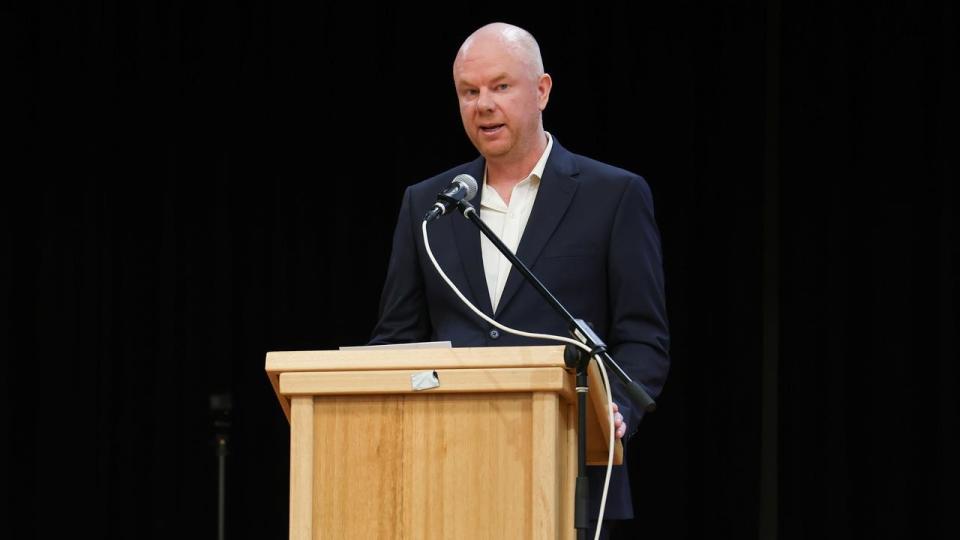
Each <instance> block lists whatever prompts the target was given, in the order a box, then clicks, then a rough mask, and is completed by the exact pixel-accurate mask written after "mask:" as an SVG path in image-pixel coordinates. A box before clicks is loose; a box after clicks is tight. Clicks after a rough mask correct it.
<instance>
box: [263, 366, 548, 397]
mask: <svg viewBox="0 0 960 540" xmlns="http://www.w3.org/2000/svg"><path fill="white" fill-rule="evenodd" d="M432 371H434V372H435V373H436V374H437V376H438V377H437V378H438V379H439V381H440V386H438V387H436V388H430V389H428V390H414V389H413V388H412V386H411V376H412V375H413V374H414V373H416V372H415V371H406V370H396V371H325V372H313V373H284V374H283V375H281V376H280V392H281V393H283V394H284V395H288V396H289V395H327V394H413V393H425V394H444V393H451V392H452V393H473V392H519V391H549V392H560V391H561V390H563V388H564V384H565V383H566V382H567V377H566V375H567V373H566V371H564V370H563V369H561V368H503V369H447V370H442V369H438V370H432Z"/></svg>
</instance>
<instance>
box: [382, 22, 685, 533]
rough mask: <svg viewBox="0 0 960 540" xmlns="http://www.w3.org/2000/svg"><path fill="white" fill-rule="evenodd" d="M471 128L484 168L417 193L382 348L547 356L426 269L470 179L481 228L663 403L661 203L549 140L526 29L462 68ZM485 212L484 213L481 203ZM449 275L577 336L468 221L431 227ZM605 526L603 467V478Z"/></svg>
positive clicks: (458, 66) (393, 270) (457, 63)
mask: <svg viewBox="0 0 960 540" xmlns="http://www.w3.org/2000/svg"><path fill="white" fill-rule="evenodd" d="M453 82H454V87H455V88H456V92H457V97H458V99H459V103H460V118H461V120H462V122H463V128H464V130H465V131H466V134H467V137H468V138H469V139H470V141H471V142H472V143H473V145H474V147H476V149H477V151H478V152H479V154H480V156H479V157H478V158H477V159H475V160H473V161H471V162H469V163H464V164H461V165H458V166H456V167H454V168H452V169H450V170H448V171H446V172H443V173H441V174H439V175H437V176H434V177H433V178H429V179H427V180H425V181H423V182H420V183H418V184H415V185H413V186H410V187H408V188H407V190H406V193H405V194H404V198H403V203H402V206H401V209H400V215H399V218H398V220H397V226H396V229H395V232H394V239H393V251H392V254H391V258H390V264H389V267H388V271H387V277H386V280H385V284H384V288H383V294H382V297H381V304H380V319H379V322H378V323H377V326H376V328H375V329H374V331H373V337H372V339H371V344H386V343H405V342H418V341H451V342H452V343H453V345H454V346H457V347H476V346H516V345H543V344H547V343H546V342H544V341H539V340H533V339H529V338H523V337H519V336H515V335H513V334H508V333H501V332H500V331H499V330H498V329H496V328H492V327H490V325H489V324H487V323H486V322H485V321H484V320H483V319H481V318H480V317H477V316H476V315H475V314H474V313H473V312H472V311H471V310H470V309H469V308H468V307H467V306H465V305H464V304H463V303H462V301H461V300H460V299H459V298H458V297H457V296H456V295H455V294H454V293H453V292H452V291H451V290H450V288H449V287H448V286H447V284H446V283H444V282H443V281H442V280H441V278H440V277H439V275H438V274H437V272H436V270H435V269H434V268H433V265H432V263H431V262H430V260H429V258H428V257H427V254H426V250H425V248H424V244H423V239H422V236H421V232H420V230H421V229H420V227H421V222H422V219H423V217H422V216H423V215H424V213H425V212H426V211H427V210H429V209H430V208H431V207H432V206H433V204H434V203H435V202H436V196H437V194H438V193H440V192H441V191H442V190H443V189H444V188H445V187H446V186H447V185H448V184H449V183H450V181H451V180H452V179H453V178H454V177H455V176H457V175H459V174H464V173H465V174H470V175H471V176H473V177H474V178H476V179H478V180H480V179H482V181H481V182H480V183H481V186H480V190H479V193H478V194H477V196H476V198H475V199H474V204H475V206H477V207H478V209H479V214H480V217H481V219H483V221H484V222H485V223H486V224H487V225H488V226H489V227H490V228H491V229H492V230H493V231H494V233H496V234H497V236H498V237H499V238H500V239H501V240H502V241H503V242H504V244H506V246H507V247H508V248H510V250H511V251H513V252H514V253H515V254H516V255H517V256H518V257H519V258H520V260H522V261H523V262H524V263H525V264H526V265H527V266H528V267H529V268H530V269H531V271H532V272H533V273H534V274H535V275H536V276H537V277H538V278H539V279H540V280H541V281H542V282H543V284H544V285H545V286H546V287H547V288H548V289H549V290H550V291H551V292H552V293H553V294H554V296H556V297H557V299H558V300H560V302H561V303H563V304H564V306H565V307H566V308H567V310H568V311H569V312H570V313H572V314H573V315H574V316H575V317H577V318H581V319H584V320H586V321H589V322H590V323H591V324H592V325H593V328H594V329H595V330H596V331H597V333H598V334H599V335H600V337H601V338H603V339H604V340H605V341H606V343H607V345H608V347H609V348H610V351H611V354H612V355H613V357H614V359H615V360H616V361H617V363H618V364H620V365H621V367H622V368H623V369H624V370H625V371H626V372H627V373H628V374H629V375H630V377H631V378H633V379H634V380H635V381H638V382H640V383H641V384H643V385H644V387H645V388H646V389H647V391H648V392H649V393H650V395H651V396H653V397H656V396H657V395H658V394H659V392H660V390H661V388H662V386H663V383H664V380H665V378H666V375H667V371H668V366H669V355H668V350H669V332H668V328H667V317H666V307H665V296H664V284H663V271H662V263H661V252H660V238H659V232H658V229H657V226H656V222H655V220H654V213H653V200H652V197H651V193H650V189H649V187H648V186H647V183H646V182H645V181H644V179H643V178H642V177H640V176H638V175H636V174H633V173H631V172H628V171H625V170H623V169H620V168H616V167H613V166H611V165H607V164H604V163H601V162H598V161H595V160H592V159H589V158H586V157H584V156H580V155H577V154H574V153H571V152H569V151H567V150H566V149H565V148H563V147H562V146H561V145H560V143H559V141H558V140H557V139H556V138H554V137H553V136H552V135H551V134H550V133H548V132H546V131H544V127H543V111H544V109H546V106H547V103H548V102H549V100H550V90H551V89H552V87H553V80H552V79H551V78H550V75H549V74H547V73H545V72H544V69H543V61H542V59H541V55H540V48H539V46H538V44H537V41H536V40H535V39H534V37H533V36H532V35H531V34H530V33H529V32H527V31H526V30H524V29H522V28H519V27H516V26H513V25H510V24H505V23H492V24H488V25H486V26H483V27H482V28H480V29H478V30H476V31H475V32H474V33H473V34H471V35H470V36H469V37H468V38H467V39H466V40H465V41H464V42H463V45H462V46H461V47H460V49H459V51H458V52H457V55H456V58H455V59H454V62H453ZM477 201H479V204H478V203H477ZM429 234H430V245H431V248H432V251H433V254H434V256H435V257H436V258H437V260H438V262H439V263H440V265H441V267H442V268H443V269H444V271H445V272H446V273H447V274H448V275H449V276H450V278H451V279H452V281H453V282H454V284H455V285H456V286H457V287H458V288H459V289H460V290H461V291H462V292H463V293H464V294H465V295H466V296H467V298H468V299H469V300H470V301H471V302H473V303H474V305H476V306H477V307H478V308H480V309H481V310H482V311H483V312H484V313H486V314H487V315H489V316H491V317H493V318H494V319H496V320H497V321H498V322H500V323H501V324H504V325H506V326H508V327H511V328H517V329H520V330H525V331H527V332H536V333H546V334H555V335H567V328H566V323H565V321H564V320H563V319H562V318H561V317H560V316H559V315H557V313H556V312H555V311H554V310H553V308H552V307H551V306H550V305H549V304H547V302H546V301H544V299H543V298H542V297H541V296H540V295H539V294H538V293H537V292H536V290H535V289H534V288H533V287H531V286H530V285H529V284H527V283H526V282H524V280H523V278H522V276H521V275H520V274H519V273H518V272H517V271H516V270H514V269H512V267H511V265H510V263H509V262H508V261H507V259H506V258H505V257H504V256H503V255H502V254H501V253H500V252H499V251H498V250H497V249H496V247H494V246H493V245H492V244H491V243H490V242H489V240H487V239H486V237H483V236H482V235H481V233H480V231H479V230H478V229H477V228H476V227H475V226H474V225H473V224H472V223H469V222H468V221H467V220H465V219H463V218H462V217H460V216H451V217H447V218H443V219H442V220H440V221H437V222H435V223H433V224H431V225H430V227H429ZM619 387H620V385H619V384H618V383H616V382H614V384H613V388H612V391H613V395H614V401H615V402H616V404H617V405H619V407H617V405H615V406H614V407H615V409H614V410H615V412H616V414H615V429H616V436H617V437H620V438H625V439H626V438H629V437H630V436H631V435H632V434H633V433H635V432H636V427H637V425H638V424H639V422H640V419H641V418H642V415H643V411H642V410H640V409H639V408H638V407H637V406H636V405H634V404H632V403H630V402H629V401H627V400H626V399H625V393H624V392H622V390H621V389H620V388H619ZM590 469H591V470H590V479H591V486H590V495H591V515H592V516H593V517H594V519H595V518H596V516H597V514H598V510H599V504H600V494H601V492H602V487H603V484H602V482H603V473H604V470H603V468H602V467H595V468H594V467H590ZM629 488H630V485H629V478H628V475H627V465H626V463H624V465H623V466H621V467H614V473H613V475H612V477H611V481H610V492H609V495H608V501H607V507H606V512H605V518H606V519H611V520H622V519H629V518H631V517H632V516H633V508H632V503H631V499H630V489H629Z"/></svg>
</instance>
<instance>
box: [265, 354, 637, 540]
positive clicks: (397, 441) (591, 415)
mask: <svg viewBox="0 0 960 540" xmlns="http://www.w3.org/2000/svg"><path fill="white" fill-rule="evenodd" d="M591 366H592V367H591V371H590V373H589V376H590V382H589V384H590V396H591V398H590V400H589V403H591V406H589V407H588V409H589V411H588V417H587V422H588V429H587V431H588V436H589V439H588V452H587V454H588V463H596V464H606V462H607V448H608V447H607V441H608V436H609V431H608V424H607V422H606V420H604V421H603V422H600V421H598V418H606V417H604V416H601V415H602V414H604V411H605V410H606V409H607V407H606V395H605V394H604V392H602V384H601V379H600V377H599V372H598V370H597V369H596V367H595V366H593V365H591ZM266 370H267V374H268V376H269V378H270V382H271V383H272V384H273V388H274V390H275V391H276V393H277V397H278V398H279V399H280V405H281V406H282V407H283V411H284V413H286V415H287V418H288V419H289V421H290V538H291V539H292V540H293V539H296V540H309V539H314V538H324V539H327V538H332V539H341V538H342V539H380V538H391V539H393V538H403V539H408V538H409V539H417V540H419V539H437V540H448V539H457V540H465V539H471V538H484V539H487V538H496V539H510V538H517V539H524V540H526V539H530V538H536V539H556V538H571V539H572V538H575V529H574V528H573V496H574V480H575V478H576V472H577V456H576V449H577V444H576V442H577V435H576V426H577V411H576V399H575V397H576V390H575V388H574V379H575V377H574V374H573V373H572V372H570V371H568V370H567V369H565V367H564V363H563V347H562V346H546V347H485V348H453V349H451V348H445V349H437V348H431V349H364V350H342V351H287V352H270V353H267V361H266ZM434 374H435V376H436V380H437V381H438V382H439V386H437V387H435V388H430V389H426V390H414V388H413V383H412V381H413V377H414V376H415V375H416V376H418V379H417V380H420V379H421V378H422V377H426V378H427V379H428V380H432V377H433V376H434ZM622 451H623V450H622V447H621V446H620V443H619V442H617V443H616V449H615V461H614V462H615V463H620V462H621V461H622ZM593 495H594V496H600V494H599V493H596V494H593Z"/></svg>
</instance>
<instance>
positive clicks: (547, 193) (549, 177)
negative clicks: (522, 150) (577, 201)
mask: <svg viewBox="0 0 960 540" xmlns="http://www.w3.org/2000/svg"><path fill="white" fill-rule="evenodd" d="M577 172H578V171H577V168H576V165H575V164H574V163H573V158H572V156H571V155H570V153H569V152H567V151H566V150H564V149H563V147H561V146H560V144H559V143H558V142H557V141H556V139H554V141H553V149H551V151H550V157H549V158H548V159H547V165H546V167H545V168H544V171H543V178H541V180H540V188H539V189H538V190H537V198H536V200H535V201H534V203H533V209H532V210H531V211H530V219H529V220H527V227H526V229H524V231H523V236H522V237H521V238H520V245H519V246H518V247H517V258H519V259H520V261H521V262H523V264H525V265H526V266H527V268H530V269H531V270H533V266H534V265H535V264H536V262H537V258H538V257H539V256H540V252H541V251H543V248H544V246H546V245H547V241H548V240H550V237H551V236H553V232H554V230H556V228H557V225H559V224H560V220H561V219H563V215H564V213H565V212H566V211H567V207H569V206H570V202H571V201H572V200H573V195H574V193H576V191H577V182H576V180H574V178H573V177H574V176H575V175H576V174H577ZM478 243H479V242H478ZM478 249H479V247H478ZM534 275H536V272H534ZM524 281H526V280H525V279H524V277H523V276H522V275H520V273H519V272H518V271H517V270H516V269H515V268H511V269H510V274H509V275H508V276H507V283H506V285H505V286H504V288H503V294H502V295H501V296H500V302H499V304H497V316H499V315H500V314H501V313H503V310H504V308H505V307H506V306H507V304H508V303H509V302H510V299H511V298H513V296H514V295H515V294H516V292H517V290H519V289H520V285H521V283H522V282H524ZM484 283H486V280H484Z"/></svg>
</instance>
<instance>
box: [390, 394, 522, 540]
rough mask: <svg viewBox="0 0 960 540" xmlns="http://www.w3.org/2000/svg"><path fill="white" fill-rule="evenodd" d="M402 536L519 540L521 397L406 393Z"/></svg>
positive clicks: (443, 539)
mask: <svg viewBox="0 0 960 540" xmlns="http://www.w3.org/2000/svg"><path fill="white" fill-rule="evenodd" d="M406 400H407V413H408V414H407V415H406V417H405V422H404V439H405V448H406V449H407V452H408V453H409V457H410V459H408V460H407V461H408V463H409V464H410V466H409V468H408V469H407V471H406V475H407V476H406V481H405V493H404V522H403V528H404V531H409V534H405V535H404V536H405V537H407V538H417V539H421V538H422V539H427V540H445V539H449V538H457V539H461V538H463V539H471V538H517V539H520V538H527V537H528V533H527V531H529V526H530V497H529V494H530V485H531V478H530V461H531V459H533V454H532V444H531V431H530V429H529V424H530V422H531V407H530V398H529V395H523V394H488V395H484V396H479V395H478V396H471V395H444V396H426V395H417V396H408V397H407V398H406Z"/></svg>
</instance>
